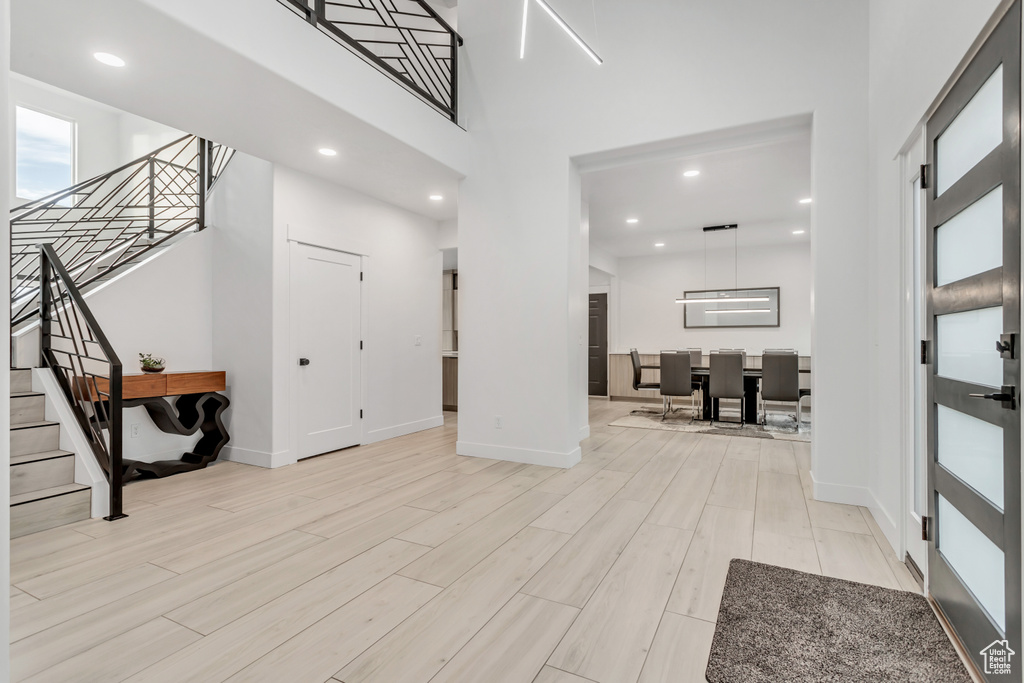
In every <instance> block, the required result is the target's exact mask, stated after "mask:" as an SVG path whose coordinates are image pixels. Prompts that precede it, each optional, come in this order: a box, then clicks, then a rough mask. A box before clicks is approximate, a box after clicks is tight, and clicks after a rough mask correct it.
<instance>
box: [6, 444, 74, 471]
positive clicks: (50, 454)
mask: <svg viewBox="0 0 1024 683" xmlns="http://www.w3.org/2000/svg"><path fill="white" fill-rule="evenodd" d="M74 455H75V454H74V453H72V452H71V451H64V450H61V449H59V448H57V449H54V450H50V451H39V452H37V453H22V454H21V455H12V456H11V467H17V466H19V465H29V464H31V463H34V462H45V461H47V460H56V459H57V458H67V457H69V456H70V457H74ZM21 458H23V459H22V460H19V459H21ZM15 460H18V462H15Z"/></svg>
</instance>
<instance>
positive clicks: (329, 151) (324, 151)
mask: <svg viewBox="0 0 1024 683" xmlns="http://www.w3.org/2000/svg"><path fill="white" fill-rule="evenodd" d="M317 151H318V152H320V153H321V154H323V155H324V156H325V157H336V156H338V152H337V150H333V149H331V148H330V147H321V148H320V149H319V150H317Z"/></svg>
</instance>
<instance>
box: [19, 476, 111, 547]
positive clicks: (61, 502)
mask: <svg viewBox="0 0 1024 683" xmlns="http://www.w3.org/2000/svg"><path fill="white" fill-rule="evenodd" d="M91 497H92V491H91V490H90V489H89V487H88V486H82V485H81V484H65V485H63V486H55V487H53V488H49V489H43V490H42V491H33V492H32V493H22V494H19V495H16V496H11V538H18V537H19V536H25V535H27V534H34V533H36V532H37V531H44V530H46V529H52V528H54V527H58V526H63V525H65V524H71V523H72V522H78V521H81V520H83V519H88V518H89V516H90V514H91V512H92V510H91Z"/></svg>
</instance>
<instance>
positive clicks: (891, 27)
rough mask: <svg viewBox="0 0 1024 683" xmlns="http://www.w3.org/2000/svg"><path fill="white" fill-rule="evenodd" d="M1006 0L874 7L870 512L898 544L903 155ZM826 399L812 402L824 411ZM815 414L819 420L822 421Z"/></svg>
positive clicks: (916, 0)
mask: <svg viewBox="0 0 1024 683" xmlns="http://www.w3.org/2000/svg"><path fill="white" fill-rule="evenodd" d="M997 5H999V0H972V2H960V1H959V0H906V1H904V2H888V1H887V0H872V1H871V26H870V68H871V81H870V93H869V100H870V103H871V109H870V147H869V150H868V151H869V154H870V177H871V185H870V207H871V230H870V237H871V264H872V268H871V272H870V273H869V276H870V277H869V283H870V290H869V292H870V303H871V309H870V315H869V317H868V318H867V319H868V320H870V321H872V339H871V350H872V352H871V358H870V363H869V365H868V367H869V368H871V395H872V400H871V402H870V403H871V406H872V412H871V414H870V423H871V425H872V430H871V443H870V447H869V449H868V451H867V452H868V453H870V454H871V474H870V489H871V495H872V500H871V501H870V504H871V505H872V509H873V512H874V514H875V517H876V519H878V521H879V524H880V525H881V527H882V529H883V530H884V531H885V532H886V535H887V536H888V538H889V540H890V541H891V542H892V544H893V546H894V547H896V548H899V547H900V546H901V540H900V535H899V531H898V529H899V528H900V527H901V526H902V524H901V521H900V520H901V512H900V507H901V500H900V492H901V485H902V481H903V480H902V476H901V464H902V460H901V458H902V457H903V453H902V444H903V443H904V440H903V439H902V438H901V427H900V414H901V403H900V394H899V392H898V391H896V390H895V389H894V386H895V385H894V382H896V380H897V378H898V377H899V376H900V371H901V369H900V327H901V314H900V296H901V290H902V285H901V274H900V262H901V244H900V236H901V222H900V216H901V213H900V212H901V208H900V170H899V163H898V161H897V155H898V154H899V152H900V149H901V148H902V147H903V145H904V144H905V143H906V142H907V141H908V140H909V138H910V136H911V134H912V133H913V132H914V130H915V127H916V126H917V125H918V123H920V122H921V121H922V118H923V117H924V115H925V113H926V111H927V109H928V107H929V106H930V105H931V104H932V102H933V101H934V100H935V98H936V97H937V96H938V94H939V92H940V90H941V89H942V87H943V85H944V84H945V83H946V81H947V79H949V77H950V76H951V75H952V74H953V71H954V70H955V69H956V67H957V65H958V63H959V62H960V60H961V59H962V57H963V56H964V55H965V54H966V52H967V50H968V49H969V48H970V47H971V44H972V43H973V42H974V40H975V38H976V37H977V36H978V34H979V33H980V32H981V30H982V28H983V27H984V25H985V23H986V22H987V21H988V19H989V18H990V16H991V15H992V13H993V12H994V11H995V9H996V7H997ZM825 407H826V406H825V405H824V404H823V403H822V401H821V400H820V399H819V400H816V401H815V408H816V409H817V410H818V412H819V413H820V412H821V411H823V410H824V409H825ZM816 417H817V415H816Z"/></svg>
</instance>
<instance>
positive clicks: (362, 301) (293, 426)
mask: <svg viewBox="0 0 1024 683" xmlns="http://www.w3.org/2000/svg"><path fill="white" fill-rule="evenodd" d="M287 243H288V257H287V259H286V262H287V263H288V275H287V283H288V286H287V290H288V292H287V300H288V316H287V320H288V359H287V363H288V368H289V370H288V432H289V436H288V450H289V454H290V457H289V459H288V463H290V464H294V463H296V462H298V461H299V457H298V454H299V431H300V430H299V411H298V405H299V401H298V395H297V393H298V388H297V387H296V385H295V382H294V381H293V377H294V368H292V364H293V363H295V362H296V359H297V358H298V357H299V356H298V350H297V349H296V348H295V340H294V334H293V328H292V310H291V309H292V273H291V262H292V249H293V247H294V246H295V245H302V246H307V247H315V248H317V249H324V250H326V251H333V252H336V253H339V254H348V255H349V256H356V257H358V258H359V264H360V265H359V268H360V270H361V272H362V273H363V277H364V279H365V277H366V271H367V268H368V267H369V261H370V259H369V257H368V256H367V255H366V254H360V253H359V252H355V251H346V250H344V249H337V248H335V247H327V246H324V245H322V244H316V243H314V242H309V241H303V240H297V239H292V238H288V240H287ZM359 285H360V286H359V327H360V336H361V337H362V339H363V340H364V341H365V339H366V336H367V320H368V318H367V306H366V282H365V281H360V283H359ZM366 378H367V374H366V354H365V353H360V354H359V385H360V386H359V399H360V401H359V402H360V405H362V406H363V409H364V410H365V406H366V396H367V394H366V386H367V384H368V382H367V380H366ZM365 444H366V420H365V419H360V420H359V445H360V446H362V445H365Z"/></svg>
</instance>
